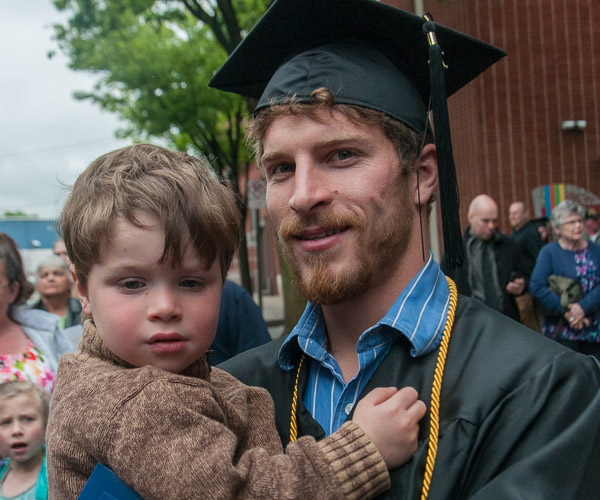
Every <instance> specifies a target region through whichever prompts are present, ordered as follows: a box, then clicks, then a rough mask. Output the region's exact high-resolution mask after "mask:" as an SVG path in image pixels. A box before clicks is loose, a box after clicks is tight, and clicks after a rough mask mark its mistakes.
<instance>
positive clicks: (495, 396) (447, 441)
mask: <svg viewBox="0 0 600 500" xmlns="http://www.w3.org/2000/svg"><path fill="white" fill-rule="evenodd" d="M282 341H283V339H278V340H275V341H273V342H271V343H270V344H267V345H265V346H262V347H259V348H257V349H253V350H251V351H247V352H246V353H243V354H241V355H239V356H237V357H236V358H233V359H231V360H229V361H227V362H226V363H224V364H223V365H221V366H220V367H221V368H224V369H225V370H227V371H229V372H230V373H232V374H233V375H234V376H236V377H238V378H239V379H240V380H242V381H243V382H245V383H246V384H249V385H258V386H262V387H265V388H266V389H267V390H268V391H269V392H270V393H271V395H272V396H273V399H274V400H275V408H276V422H277V427H278V430H279V433H280V436H281V439H282V442H283V444H284V445H287V443H288V442H289V429H290V415H291V404H292V392H293V387H294V382H295V377H296V370H292V371H283V370H282V369H281V368H280V367H279V364H278V362H277V354H278V351H279V347H280V345H281V343H282ZM437 354H438V351H437V350H436V351H434V352H433V353H431V354H428V355H426V356H422V357H418V358H413V357H411V356H410V354H409V345H408V342H407V341H405V340H404V339H402V340H401V341H400V342H399V343H397V344H396V345H395V346H394V347H393V348H392V349H391V351H390V353H389V354H388V355H387V356H386V358H385V359H384V360H383V362H382V364H381V366H380V367H379V368H378V370H377V371H376V372H375V374H374V375H373V377H372V378H371V380H370V381H369V383H368V385H367V387H366V388H365V390H364V391H363V393H362V394H361V397H362V396H363V395H364V394H366V393H367V392H369V391H370V390H371V389H373V388H374V387H378V386H384V387H389V386H392V385H395V386H397V387H404V386H412V387H414V388H415V389H416V390H417V391H418V392H419V395H420V399H421V400H423V401H424V402H425V403H426V404H427V406H428V408H429V407H430V395H431V386H432V383H433V374H434V369H435V364H436V360H437ZM299 356H300V350H299V348H298V357H299ZM307 373H308V369H306V368H305V367H303V369H302V370H301V379H300V384H299V394H303V391H304V387H305V384H306V375H307ZM599 388H600V364H598V362H597V361H596V360H595V359H594V358H592V357H587V356H583V355H580V354H578V353H575V352H573V351H571V350H568V349H566V348H564V347H562V346H561V345H559V344H558V343H556V342H554V341H552V340H549V339H546V338H544V337H543V336H541V335H540V334H537V333H535V332H533V331H531V330H529V329H527V328H525V327H523V326H522V325H520V324H518V323H516V322H514V321H512V320H511V319H509V318H507V317H506V316H503V315H501V314H499V313H496V312H495V311H492V310H491V309H489V308H487V307H485V306H483V305H482V304H480V303H478V302H476V301H474V300H472V299H470V298H468V297H464V296H459V300H458V305H457V311H456V319H455V323H454V328H453V330H452V337H451V341H450V347H449V351H448V357H447V361H446V369H445V373H444V377H443V385H442V395H441V410H440V436H439V445H438V452H437V459H436V463H435V469H434V473H433V479H432V482H431V487H430V492H429V498H430V499H439V500H447V499H467V498H468V499H481V500H493V499H502V500H505V499H521V498H522V499H527V500H531V499H544V500H547V499H561V500H565V499H588V498H599V497H600V472H599V471H600V391H599ZM298 399H299V401H298V428H299V432H298V435H299V436H303V435H312V436H314V437H315V438H317V439H321V438H322V437H323V436H324V435H325V434H324V432H323V429H322V428H321V426H320V425H319V424H318V423H317V422H316V421H315V420H314V419H313V418H312V417H311V415H310V414H309V412H308V411H307V410H306V408H305V407H304V406H303V404H302V399H301V397H299V398H298ZM428 432H429V412H428V413H427V416H426V417H425V418H424V419H423V420H422V423H421V426H420V433H419V446H418V450H417V452H416V453H415V454H414V456H413V458H412V460H410V461H409V462H407V463H406V464H405V465H403V466H402V467H399V468H397V469H395V470H393V471H391V473H390V475H391V480H392V487H391V489H390V490H389V491H388V492H387V493H385V494H384V495H383V496H381V497H380V498H401V499H416V498H420V492H421V487H422V481H423V474H424V470H425V459H426V456H427V445H428Z"/></svg>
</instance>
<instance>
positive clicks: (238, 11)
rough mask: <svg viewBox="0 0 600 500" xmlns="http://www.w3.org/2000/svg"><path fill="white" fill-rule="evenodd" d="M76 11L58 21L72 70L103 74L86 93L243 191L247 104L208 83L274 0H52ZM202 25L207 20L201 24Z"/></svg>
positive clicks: (134, 129) (133, 132)
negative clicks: (199, 157)
mask: <svg viewBox="0 0 600 500" xmlns="http://www.w3.org/2000/svg"><path fill="white" fill-rule="evenodd" d="M53 2H54V5H55V6H56V7H57V8H58V9H59V10H61V11H65V12H68V13H69V18H68V19H67V21H66V22H65V24H62V25H60V24H57V25H55V26H54V32H55V38H56V40H57V41H58V44H59V47H60V49H61V50H62V51H63V52H64V53H65V54H66V55H67V56H68V58H69V66H70V68H71V69H73V70H78V71H87V72H91V73H94V74H95V75H96V76H97V80H96V83H95V85H94V88H93V90H92V91H88V92H77V93H76V95H75V97H76V98H77V99H85V100H89V101H92V102H94V103H96V104H97V105H99V106H100V107H101V108H102V109H105V110H107V111H110V112H113V113H116V114H117V115H118V116H119V117H120V118H121V119H122V120H123V123H124V124H125V126H124V127H123V128H122V129H121V130H120V131H119V132H118V134H119V136H121V137H129V138H131V139H133V140H134V141H138V142H140V141H149V140H151V138H158V139H160V140H162V141H163V142H166V144H167V145H168V146H169V147H174V148H177V149H179V150H182V151H187V152H189V153H191V154H195V155H198V154H204V155H205V156H206V157H207V158H208V159H209V160H210V162H211V164H212V165H213V168H214V169H215V171H216V172H217V173H218V174H219V175H220V176H221V177H222V178H224V179H226V180H227V181H229V182H230V183H231V186H232V188H233V189H234V191H235V192H236V193H237V194H238V199H239V208H240V215H241V217H242V220H243V221H245V219H246V204H245V200H244V199H243V198H242V197H241V196H240V186H239V173H240V172H244V171H245V172H247V171H248V168H249V164H250V159H249V155H248V151H247V149H246V148H245V145H244V140H243V137H244V135H243V129H242V118H243V116H244V115H245V114H246V113H247V112H248V105H249V103H247V102H246V101H245V100H243V99H242V98H240V97H238V96H235V95H233V94H227V93H224V92H219V91H216V90H213V89H210V88H208V85H207V84H208V81H209V80H210V78H211V77H212V75H213V73H214V72H215V71H216V69H217V68H218V67H219V66H220V65H221V64H222V63H223V61H224V60H225V59H226V57H227V54H228V53H230V52H231V51H232V50H233V49H234V48H235V46H236V45H237V43H238V42H239V41H240V40H241V39H242V36H243V35H244V34H245V31H244V30H247V29H249V28H250V27H251V26H252V25H254V24H255V22H256V21H257V19H258V18H259V17H260V15H262V13H263V12H264V11H265V9H266V8H267V4H268V3H269V2H268V0H204V1H203V0H197V1H194V0H53ZM199 21H200V22H199ZM240 270H241V274H242V283H243V285H244V286H245V287H246V288H248V289H250V286H251V285H250V273H249V269H248V259H247V247H246V241H245V240H244V241H243V242H242V246H241V248H240Z"/></svg>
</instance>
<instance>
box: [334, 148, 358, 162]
mask: <svg viewBox="0 0 600 500" xmlns="http://www.w3.org/2000/svg"><path fill="white" fill-rule="evenodd" d="M335 156H336V159H337V160H347V159H348V158H352V157H353V156H354V153H353V152H352V151H348V150H347V149H342V150H341V151H338V152H337V153H336V154H335Z"/></svg>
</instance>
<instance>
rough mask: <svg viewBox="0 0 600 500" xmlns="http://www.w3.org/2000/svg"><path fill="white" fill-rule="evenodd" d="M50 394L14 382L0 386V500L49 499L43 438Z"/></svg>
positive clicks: (33, 385) (35, 387)
mask: <svg viewBox="0 0 600 500" xmlns="http://www.w3.org/2000/svg"><path fill="white" fill-rule="evenodd" d="M49 402H50V393H49V392H47V391H45V390H44V389H42V388H41V387H40V386H38V385H36V384H34V383H32V382H29V381H26V380H16V381H12V382H4V383H3V384H0V453H1V455H2V456H3V457H6V459H5V461H4V462H3V463H2V465H1V466H0V500H4V499H11V500H30V499H31V500H45V499H47V498H48V481H47V477H46V451H45V446H44V437H45V432H46V422H47V421H48V406H49Z"/></svg>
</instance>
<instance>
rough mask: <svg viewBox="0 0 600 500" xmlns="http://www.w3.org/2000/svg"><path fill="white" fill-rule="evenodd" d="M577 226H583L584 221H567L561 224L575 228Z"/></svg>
mask: <svg viewBox="0 0 600 500" xmlns="http://www.w3.org/2000/svg"><path fill="white" fill-rule="evenodd" d="M577 224H583V219H573V220H566V221H564V222H561V223H560V225H561V226H569V227H571V226H575V225H577Z"/></svg>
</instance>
